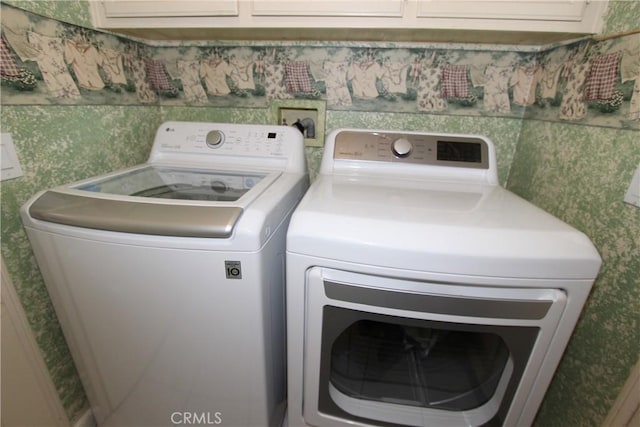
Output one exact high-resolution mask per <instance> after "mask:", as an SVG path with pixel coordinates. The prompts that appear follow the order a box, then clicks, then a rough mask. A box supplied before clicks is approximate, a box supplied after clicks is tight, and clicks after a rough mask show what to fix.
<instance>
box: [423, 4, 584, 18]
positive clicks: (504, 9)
mask: <svg viewBox="0 0 640 427" xmlns="http://www.w3.org/2000/svg"><path fill="white" fill-rule="evenodd" d="M585 6H586V1H584V0H581V1H575V0H574V1H564V0H546V1H544V0H543V1H530V0H418V11H417V16H418V17H419V18H458V19H517V20H526V21H538V20H540V21H581V20H582V18H583V17H584V12H585Z"/></svg>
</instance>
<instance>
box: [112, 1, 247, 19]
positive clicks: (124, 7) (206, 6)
mask: <svg viewBox="0 0 640 427" xmlns="http://www.w3.org/2000/svg"><path fill="white" fill-rule="evenodd" d="M100 6H101V8H102V10H103V13H104V17H105V18H107V19H109V18H135V17H138V18H144V17H175V16H235V15H237V14H238V0H207V1H202V0H195V1H190V0H183V1H175V0H101V1H100Z"/></svg>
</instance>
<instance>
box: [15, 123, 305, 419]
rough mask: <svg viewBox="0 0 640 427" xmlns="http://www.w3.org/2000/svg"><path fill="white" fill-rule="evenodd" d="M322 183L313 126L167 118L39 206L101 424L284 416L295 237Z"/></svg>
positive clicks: (49, 275) (37, 241)
mask: <svg viewBox="0 0 640 427" xmlns="http://www.w3.org/2000/svg"><path fill="white" fill-rule="evenodd" d="M307 188H308V177H307V172H306V165H305V158H304V144H303V139H302V136H301V134H300V132H299V131H298V130H297V129H294V128H289V127H281V126H261V125H235V124H222V123H189V122H167V123H164V124H163V125H161V126H160V128H159V129H158V131H157V133H156V137H155V141H154V144H153V148H152V151H151V155H150V157H149V160H148V162H147V163H146V164H142V165H139V166H137V167H133V168H130V169H127V170H125V171H119V172H115V173H112V174H109V175H106V176H101V177H98V178H92V179H88V180H85V181H82V182H78V183H75V184H71V185H65V186H62V187H58V188H55V189H52V190H49V191H44V192H42V193H39V194H37V195H35V196H34V197H33V198H32V199H31V200H30V201H29V202H28V203H26V204H25V205H24V206H23V208H22V218H23V222H24V224H25V227H26V230H27V233H28V236H29V239H30V241H31V244H32V246H33V250H34V252H35V255H36V258H37V261H38V264H39V266H40V269H41V271H42V274H43V276H44V279H45V283H46V286H47V289H48V291H49V293H50V295H51V299H52V301H53V304H54V307H55V309H56V313H57V314H58V317H59V319H60V323H61V325H62V329H63V332H64V335H65V337H66V339H67V341H68V343H69V347H70V349H71V353H72V355H73V358H74V361H75V363H76V366H77V367H78V370H79V372H80V376H81V378H82V381H83V384H84V386H85V389H86V391H87V394H88V397H89V401H90V404H91V408H92V410H93V413H94V415H95V418H96V419H97V422H98V425H100V426H114V427H124V426H135V427H140V426H150V425H154V426H167V425H186V424H221V425H228V426H250V425H253V426H266V425H279V424H280V422H281V421H282V418H283V416H284V411H285V407H286V394H285V392H286V384H285V363H286V362H285V356H286V354H285V308H284V262H285V236H286V229H287V225H288V223H289V219H290V215H291V213H292V212H293V209H294V207H295V206H296V204H297V203H298V202H299V200H300V198H301V197H302V195H303V194H304V192H305V191H306V189H307Z"/></svg>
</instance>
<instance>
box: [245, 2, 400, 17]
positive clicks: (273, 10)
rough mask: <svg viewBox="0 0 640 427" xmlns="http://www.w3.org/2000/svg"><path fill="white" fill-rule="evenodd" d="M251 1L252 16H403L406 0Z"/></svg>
mask: <svg viewBox="0 0 640 427" xmlns="http://www.w3.org/2000/svg"><path fill="white" fill-rule="evenodd" d="M245 1H248V0H245ZM250 3H251V15H252V16H315V17H321V16H351V17H363V18H366V17H372V16H376V17H396V18H402V15H403V6H404V3H405V0H312V1H306V0H252V1H251V2H250Z"/></svg>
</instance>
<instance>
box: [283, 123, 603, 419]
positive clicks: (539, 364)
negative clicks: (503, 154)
mask: <svg viewBox="0 0 640 427" xmlns="http://www.w3.org/2000/svg"><path fill="white" fill-rule="evenodd" d="M600 263H601V259H600V256H599V255H598V253H597V251H596V250H595V248H594V246H593V245H592V243H591V241H590V240H589V239H588V238H587V237H586V236H585V235H584V234H582V233H580V232H578V231H577V230H575V229H573V228H571V227H570V226H568V225H567V224H565V223H563V222H562V221H560V220H558V219H556V218H554V217H553V216H551V215H549V214H547V213H546V212H544V211H543V210H541V209H539V208H537V207H535V206H533V205H531V204H530V203H528V202H526V201H524V200H523V199H521V198H519V197H517V196H516V195H514V194H512V193H510V192H509V191H507V190H505V189H503V188H502V187H501V186H500V185H498V179H497V173H496V157H495V149H494V146H493V144H492V143H491V141H490V140H488V139H487V138H485V137H481V136H475V135H457V134H435V133H419V132H391V131H366V130H348V129H344V130H338V131H334V132H332V133H331V134H330V135H329V136H328V138H327V141H326V144H325V152H324V157H323V159H322V165H321V170H320V175H319V177H318V178H317V180H316V181H315V182H314V183H313V184H312V185H311V187H310V189H309V191H308V192H307V194H306V195H305V197H304V198H303V199H302V201H301V202H300V204H299V205H298V208H297V209H296V211H295V213H294V214H293V216H292V219H291V223H290V227H289V231H288V235H287V285H286V289H287V344H288V402H289V405H288V422H289V426H292V427H294V426H316V427H329V426H330V427H338V426H351V427H353V426H389V425H394V426H399V425H405V426H425V427H426V426H438V427H460V426H514V427H515V426H517V427H524V426H527V425H530V424H531V423H532V421H533V419H534V416H535V415H536V412H537V410H538V407H539V405H540V403H541V401H542V399H543V397H544V394H545V391H546V389H547V387H548V385H549V383H550V381H551V379H552V377H553V374H554V371H555V369H556V367H557V365H558V362H559V361H560V358H561V356H562V354H563V352H564V349H565V347H566V345H567V342H568V340H569V337H570V335H571V333H572V331H573V328H574V326H575V324H576V321H577V320H578V317H579V315H580V312H581V310H582V307H583V304H584V303H585V300H586V299H587V296H588V294H589V292H590V289H591V286H592V284H593V282H594V279H595V277H596V275H597V273H598V270H599V268H600Z"/></svg>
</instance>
